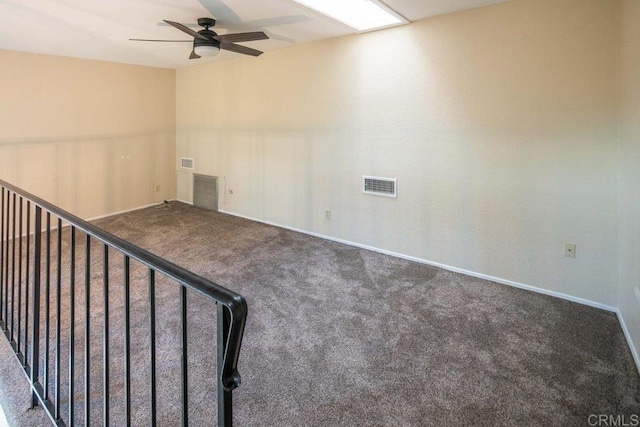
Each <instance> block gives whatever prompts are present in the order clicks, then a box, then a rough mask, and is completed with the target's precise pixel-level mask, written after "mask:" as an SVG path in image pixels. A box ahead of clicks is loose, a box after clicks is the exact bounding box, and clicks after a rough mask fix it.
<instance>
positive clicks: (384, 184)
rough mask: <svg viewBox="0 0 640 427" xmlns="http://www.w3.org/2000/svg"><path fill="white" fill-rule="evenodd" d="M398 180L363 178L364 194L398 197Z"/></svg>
mask: <svg viewBox="0 0 640 427" xmlns="http://www.w3.org/2000/svg"><path fill="white" fill-rule="evenodd" d="M396 181H397V178H381V177H378V176H363V177H362V192H363V193H365V194H373V195H376V196H385V197H398V187H397V185H396Z"/></svg>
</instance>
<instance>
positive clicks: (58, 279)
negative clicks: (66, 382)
mask: <svg viewBox="0 0 640 427" xmlns="http://www.w3.org/2000/svg"><path fill="white" fill-rule="evenodd" d="M57 240H58V242H57V247H58V250H57V255H58V259H57V263H56V268H57V270H56V360H55V364H56V384H55V402H54V414H53V418H54V419H55V420H56V421H57V420H59V419H60V331H61V320H60V316H61V315H62V310H61V307H60V306H61V304H62V298H61V295H60V293H61V290H62V219H60V218H58V239H57Z"/></svg>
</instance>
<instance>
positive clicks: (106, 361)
mask: <svg viewBox="0 0 640 427" xmlns="http://www.w3.org/2000/svg"><path fill="white" fill-rule="evenodd" d="M102 266H103V270H102V276H103V282H104V296H103V298H104V342H103V353H104V359H103V362H104V364H103V366H102V374H103V381H102V382H103V383H104V384H103V396H104V425H105V427H108V426H109V246H107V245H104V253H103V262H102Z"/></svg>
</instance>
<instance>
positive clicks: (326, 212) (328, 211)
mask: <svg viewBox="0 0 640 427" xmlns="http://www.w3.org/2000/svg"><path fill="white" fill-rule="evenodd" d="M324 219H331V209H325V210H324Z"/></svg>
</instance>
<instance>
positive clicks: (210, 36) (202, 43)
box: [193, 19, 220, 48]
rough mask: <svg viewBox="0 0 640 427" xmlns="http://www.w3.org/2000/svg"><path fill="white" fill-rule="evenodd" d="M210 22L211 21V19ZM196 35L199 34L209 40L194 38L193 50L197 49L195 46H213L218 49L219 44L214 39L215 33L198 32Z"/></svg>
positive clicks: (209, 31) (208, 31)
mask: <svg viewBox="0 0 640 427" xmlns="http://www.w3.org/2000/svg"><path fill="white" fill-rule="evenodd" d="M198 21H200V19H198ZM212 21H213V19H212ZM198 23H199V22H198ZM198 34H201V35H203V36H205V37H206V38H207V39H209V40H202V39H199V38H194V39H193V47H194V48H195V47H197V46H215V47H218V48H219V47H220V42H219V41H218V40H215V39H214V37H215V36H217V35H218V34H216V33H215V32H213V31H211V30H200V31H198Z"/></svg>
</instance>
